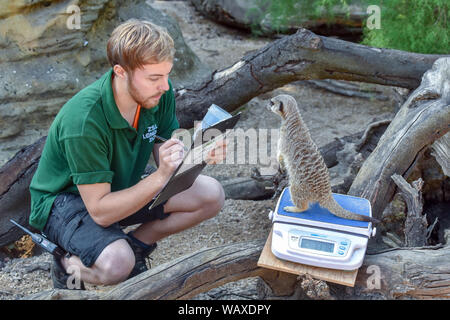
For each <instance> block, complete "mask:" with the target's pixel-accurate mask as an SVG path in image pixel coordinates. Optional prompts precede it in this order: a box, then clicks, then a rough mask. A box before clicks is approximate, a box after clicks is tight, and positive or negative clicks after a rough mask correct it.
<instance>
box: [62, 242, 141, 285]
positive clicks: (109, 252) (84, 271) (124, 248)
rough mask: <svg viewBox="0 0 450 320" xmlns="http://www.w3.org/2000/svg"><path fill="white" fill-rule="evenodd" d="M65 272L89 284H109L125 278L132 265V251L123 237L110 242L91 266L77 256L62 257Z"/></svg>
mask: <svg viewBox="0 0 450 320" xmlns="http://www.w3.org/2000/svg"><path fill="white" fill-rule="evenodd" d="M61 263H62V265H63V267H64V269H66V272H67V273H69V274H72V275H73V276H74V277H77V276H79V277H80V278H81V280H82V281H85V282H87V283H91V284H103V285H111V284H116V283H119V282H122V281H124V280H125V279H127V277H128V275H129V274H130V272H131V270H132V269H133V266H134V263H135V261H134V253H133V250H132V249H131V247H130V246H129V244H128V241H127V240H125V239H119V240H116V241H114V242H112V243H110V244H109V245H108V246H106V248H105V249H104V250H103V251H102V253H101V254H100V255H99V256H98V258H97V260H95V263H94V265H93V266H92V267H90V268H88V267H86V266H85V265H84V264H83V263H82V262H81V260H80V258H79V257H77V256H71V257H70V258H63V259H62V260H61Z"/></svg>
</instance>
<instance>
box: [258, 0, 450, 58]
mask: <svg viewBox="0 0 450 320" xmlns="http://www.w3.org/2000/svg"><path fill="white" fill-rule="evenodd" d="M255 2H256V3H257V4H258V5H257V6H258V7H259V11H257V10H256V9H255V11H253V14H254V17H255V15H256V16H259V17H261V19H260V21H262V18H264V19H265V20H266V21H267V20H269V21H270V24H271V26H272V28H273V29H275V30H277V31H278V32H283V31H285V29H286V26H289V25H301V24H302V21H305V20H306V19H309V20H312V19H319V18H320V19H325V20H326V21H328V22H330V23H331V22H332V21H333V19H334V17H335V14H336V8H338V11H339V12H341V13H346V14H349V13H350V11H349V6H350V5H352V4H357V5H359V6H360V7H361V8H362V9H363V10H364V11H365V9H366V8H367V7H368V6H369V5H378V6H379V7H380V9H381V15H380V22H381V28H380V29H372V30H370V29H369V28H368V26H367V23H366V21H364V22H363V25H364V30H363V35H364V37H363V43H364V44H366V45H370V46H374V47H382V48H393V49H400V50H405V51H413V52H420V53H440V54H446V53H450V39H449V35H450V27H449V24H448V20H449V18H450V4H449V2H448V0H359V1H357V0H312V1H307V0H256V1H255ZM267 17H269V19H267ZM254 30H255V31H256V32H257V30H258V29H257V28H256V25H255V28H254Z"/></svg>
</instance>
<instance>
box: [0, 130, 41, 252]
mask: <svg viewBox="0 0 450 320" xmlns="http://www.w3.org/2000/svg"><path fill="white" fill-rule="evenodd" d="M45 140H46V137H43V138H41V139H39V140H38V141H36V143H34V144H32V145H30V146H28V147H26V148H24V149H22V150H21V151H19V152H18V153H17V154H16V155H15V156H14V157H13V158H12V159H11V160H10V161H8V162H7V163H6V164H5V165H4V166H3V167H1V168H0V181H1V185H0V246H4V245H6V244H8V243H11V242H13V241H16V240H17V239H19V238H20V237H21V236H22V235H24V234H25V233H24V232H23V231H22V230H20V229H19V228H16V227H14V225H13V224H12V223H11V222H9V219H14V220H16V221H17V222H19V223H20V224H22V225H25V226H28V217H29V215H30V191H29V186H30V182H31V179H32V177H33V175H34V172H35V171H36V168H37V165H38V161H39V159H40V157H41V152H42V149H43V147H44V143H45ZM28 227H29V226H28Z"/></svg>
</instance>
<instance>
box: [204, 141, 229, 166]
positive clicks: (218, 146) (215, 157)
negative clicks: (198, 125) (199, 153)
mask: <svg viewBox="0 0 450 320" xmlns="http://www.w3.org/2000/svg"><path fill="white" fill-rule="evenodd" d="M227 145H228V141H227V140H226V139H223V140H220V141H217V142H216V143H215V146H214V147H213V148H212V149H211V150H210V151H209V152H208V155H207V156H206V159H205V162H206V163H207V164H219V163H221V162H223V161H224V160H225V158H226V154H227Z"/></svg>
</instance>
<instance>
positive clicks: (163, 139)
mask: <svg viewBox="0 0 450 320" xmlns="http://www.w3.org/2000/svg"><path fill="white" fill-rule="evenodd" d="M155 138H156V139H158V140H160V141H162V142H166V141H167V140H168V139H166V138H163V137H161V136H158V135H157V134H155ZM183 149H184V151H188V148H186V146H184V147H183Z"/></svg>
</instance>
